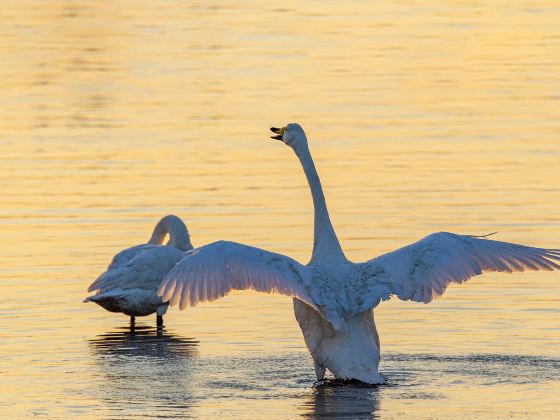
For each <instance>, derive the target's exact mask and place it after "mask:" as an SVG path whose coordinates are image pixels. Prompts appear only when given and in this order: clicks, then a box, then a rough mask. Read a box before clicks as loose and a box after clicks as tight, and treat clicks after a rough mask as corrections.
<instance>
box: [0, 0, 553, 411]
mask: <svg viewBox="0 0 560 420" xmlns="http://www.w3.org/2000/svg"><path fill="white" fill-rule="evenodd" d="M0 6H1V7H2V15H3V19H2V21H1V23H0V49H1V51H2V61H3V63H2V64H3V65H2V66H1V67H0V84H1V87H2V95H1V96H0V106H1V108H0V109H1V110H2V111H1V112H2V115H1V119H0V191H1V192H2V200H1V203H0V229H1V233H2V236H3V241H2V244H1V245H0V325H1V326H0V395H1V397H0V414H1V415H2V416H6V417H11V418H21V417H31V416H37V417H53V418H75V417H77V416H88V417H93V416H99V417H105V418H124V417H139V416H147V417H158V416H160V417H217V416H220V417H236V418H247V417H261V416H263V417H264V416H267V417H268V418H293V417H298V416H308V417H327V416H333V417H336V418H341V417H344V416H347V417H349V418H360V417H366V418H367V417H379V418H403V417H419V418H476V417H492V418H511V417H519V418H531V417H541V418H542V417H551V418H552V417H556V418H558V417H559V416H560V399H559V398H558V396H559V395H560V383H559V381H558V378H559V376H560V309H559V303H560V287H559V286H558V285H559V282H560V274H559V273H523V274H515V275H506V274H491V275H485V276H481V277H477V278H475V279H472V280H471V281H470V282H469V283H468V284H467V285H463V286H461V287H458V286H455V287H454V286H452V287H450V288H449V289H448V291H447V292H446V293H445V295H444V296H443V297H442V298H441V299H439V300H437V301H435V302H432V303H431V304H429V305H423V304H418V303H410V302H401V301H398V300H392V301H389V302H385V303H383V304H381V305H380V306H379V307H378V308H377V309H376V311H375V316H376V322H377V325H378V329H379V332H380V336H381V342H382V361H381V367H380V370H381V371H382V372H383V373H385V374H386V375H387V376H388V377H389V383H388V384H387V385H386V386H382V387H373V388H372V387H360V386H357V385H337V384H335V383H332V382H330V381H327V383H326V384H323V385H320V386H316V385H314V371H313V365H312V361H311V359H310V356H309V355H308V353H307V351H306V349H305V345H304V342H303V339H302V335H301V332H300V330H299V327H298V326H297V323H296V321H295V319H294V316H293V311H292V304H291V300H290V299H288V298H285V297H282V296H272V295H258V294H256V293H252V292H243V293H241V292H237V293H232V294H231V295H229V296H228V297H226V298H224V299H222V300H219V301H216V302H214V303H211V304H203V305H200V306H198V307H196V308H193V309H187V310H185V311H184V312H179V311H178V310H177V309H176V308H172V309H170V310H169V312H168V314H167V315H166V317H165V328H164V330H161V331H157V330H156V329H155V328H154V326H155V316H150V317H146V318H142V319H138V321H137V327H136V329H135V330H134V331H130V330H129V328H128V319H127V317H125V316H123V315H119V314H111V313H109V312H106V311H104V310H102V309H101V308H100V307H98V306H96V305H94V304H83V303H82V299H83V298H84V297H85V296H86V295H87V293H86V289H87V286H88V285H89V284H90V282H91V281H92V280H93V279H94V278H95V277H96V276H97V275H98V274H99V273H101V272H102V271H103V270H104V269H105V267H106V265H107V264H108V263H109V261H110V259H111V258H112V256H113V255H114V254H115V253H116V252H117V251H119V250H120V249H123V248H126V247H129V246H132V245H135V244H139V243H143V242H145V241H146V240H147V239H148V238H149V236H150V234H151V230H152V229H153V226H154V225H155V223H156V222H157V220H159V218H160V217H162V216H163V215H165V214H169V213H173V214H176V215H178V216H180V217H182V218H183V219H184V220H185V222H186V223H187V225H188V227H189V229H190V232H191V234H192V241H193V244H194V245H195V246H196V245H202V244H205V243H209V242H212V241H215V240H218V239H228V240H234V241H239V242H243V243H247V244H251V245H254V246H259V247H263V248H265V249H268V250H271V251H276V252H281V253H285V254H287V255H290V256H292V257H294V258H296V259H298V260H300V261H302V262H307V260H308V259H309V256H310V252H311V248H312V233H313V229H312V202H311V197H310V194H309V191H308V187H307V184H306V181H305V177H304V175H303V171H302V170H301V168H300V166H299V162H298V160H297V158H296V157H295V156H294V155H293V152H292V151H291V150H290V149H289V148H287V147H286V146H284V145H283V144H281V143H279V142H275V141H272V140H270V139H269V138H268V136H269V132H268V127H269V126H271V125H274V126H280V125H284V124H286V123H288V122H292V121H297V122H299V123H301V124H302V125H303V126H304V127H305V128H306V130H307V134H308V137H309V140H310V147H311V151H312V153H313V155H314V158H315V161H316V164H317V167H318V170H319V173H320V175H321V177H322V181H323V185H324V187H325V193H326V196H327V200H328V204H329V207H330V212H331V217H332V219H333V223H334V225H335V228H336V229H337V232H338V236H339V238H340V240H341V243H342V245H343V248H344V250H345V251H346V253H347V256H348V257H349V258H350V259H352V260H354V261H360V260H366V259H370V258H372V257H373V256H375V255H379V254H381V253H384V252H387V251H390V250H392V249H395V248H397V247H400V246H403V245H406V244H408V243H411V242H413V241H416V240H418V239H420V238H422V237H423V236H425V235H427V234H429V233H432V232H435V231H441V230H446V231H453V232H457V233H465V234H486V233H490V232H493V231H499V233H498V235H497V236H496V238H497V239H500V240H506V241H513V242H520V243H524V244H528V245H534V246H542V247H553V248H560V216H559V211H558V209H559V208H560V188H559V186H558V180H559V179H560V169H559V163H560V138H559V137H560V123H559V121H560V72H559V71H558V59H559V57H560V49H559V45H560V8H559V7H558V3H557V1H540V0H537V1H532V2H526V1H519V0H513V1H509V2H503V1H493V0H491V1H485V2H478V1H462V0H459V1H453V2H451V1H449V2H443V4H442V2H435V1H432V0H427V1H422V2H419V1H411V2H388V1H379V2H375V3H373V2H371V3H369V2H357V1H350V2H344V3H342V2H331V1H327V2H316V1H311V2H305V3H304V4H301V3H300V2H292V1H287V2H281V3H279V2H271V1H262V0H261V1H243V2H238V1H237V2H234V1H204V2H202V1H201V2H197V1H193V2H184V1H165V2H164V1H150V0H148V1H143V2H134V1H124V0H123V1H95V2H92V1H87V2H86V1H79V0H76V1H38V0H36V1H32V0H29V1H25V2H16V1H10V0H8V1H6V0H4V1H0Z"/></svg>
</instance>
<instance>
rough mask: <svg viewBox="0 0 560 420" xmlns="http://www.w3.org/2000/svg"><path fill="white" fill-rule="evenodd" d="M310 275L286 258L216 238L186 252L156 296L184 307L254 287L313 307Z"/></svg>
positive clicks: (181, 307) (303, 268)
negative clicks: (214, 240)
mask: <svg viewBox="0 0 560 420" xmlns="http://www.w3.org/2000/svg"><path fill="white" fill-rule="evenodd" d="M310 278H311V274H310V272H309V270H308V269H307V267H305V266H304V265H302V264H300V263H298V262H297V261H295V260H293V259H291V258H289V257H286V256H284V255H280V254H275V253H273V252H268V251H264V250H262V249H259V248H254V247H251V246H247V245H242V244H239V243H235V242H227V241H219V242H214V243H211V244H209V245H205V246H202V247H200V248H195V249H193V250H191V251H189V252H188V253H187V257H185V258H184V259H183V260H181V262H180V263H179V264H177V265H176V266H175V268H174V269H173V270H172V271H171V272H170V273H169V274H167V276H165V278H164V280H163V282H162V283H161V285H160V286H159V289H158V295H160V296H162V297H163V300H164V301H167V300H170V304H171V305H176V304H179V308H180V309H181V310H183V309H184V308H185V307H187V306H195V305H196V304H197V303H199V302H205V301H213V300H215V299H218V298H221V297H223V296H225V295H227V294H228V293H229V292H230V291H231V290H246V289H253V290H256V291H259V292H265V293H279V294H282V295H286V296H292V297H296V298H298V299H300V300H302V301H304V302H306V303H307V304H309V305H311V306H312V307H314V308H315V304H314V302H313V300H312V299H311V297H310V296H309V293H308V287H307V285H308V284H309V281H310Z"/></svg>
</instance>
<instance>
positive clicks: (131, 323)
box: [130, 315, 136, 328]
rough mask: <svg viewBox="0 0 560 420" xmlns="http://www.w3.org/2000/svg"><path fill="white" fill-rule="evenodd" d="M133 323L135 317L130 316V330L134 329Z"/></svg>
mask: <svg viewBox="0 0 560 420" xmlns="http://www.w3.org/2000/svg"><path fill="white" fill-rule="evenodd" d="M135 321H136V317H135V316H134V315H130V328H134V322H135Z"/></svg>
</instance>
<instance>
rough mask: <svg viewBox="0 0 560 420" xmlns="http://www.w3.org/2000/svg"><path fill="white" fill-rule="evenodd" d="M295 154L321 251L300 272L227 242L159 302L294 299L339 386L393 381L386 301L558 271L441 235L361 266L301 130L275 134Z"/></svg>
mask: <svg viewBox="0 0 560 420" xmlns="http://www.w3.org/2000/svg"><path fill="white" fill-rule="evenodd" d="M271 130H272V131H273V132H274V133H276V134H278V135H277V136H273V137H272V138H274V139H277V140H282V141H283V142H284V143H286V144H287V145H288V146H290V147H291V148H293V149H294V151H295V153H296V155H297V156H298V158H299V159H300V161H301V164H302V166H303V170H304V172H305V176H306V177H307V181H308V183H309V187H310V189H311V195H312V198H313V205H314V213H315V215H314V236H315V238H314V244H313V255H312V258H311V261H310V262H309V263H308V264H307V265H305V266H304V265H302V264H300V263H298V262H297V261H295V260H293V259H291V258H289V257H286V256H284V255H280V254H276V253H273V252H268V251H264V250H262V249H259V248H254V247H251V246H247V245H242V244H239V243H235V242H226V241H219V242H215V243H212V244H209V245H206V246H203V247H200V248H196V249H194V250H192V251H191V252H190V253H189V254H190V256H188V257H186V258H184V259H183V260H182V261H181V262H179V263H178V264H177V265H176V266H175V268H174V269H173V270H172V271H171V272H170V273H169V274H167V275H166V276H165V278H164V279H163V281H162V283H161V285H160V287H159V289H158V295H160V296H162V297H163V300H164V301H168V300H169V302H170V304H171V305H179V308H180V309H184V308H185V307H187V306H194V305H196V304H197V303H198V302H204V301H212V300H215V299H218V298H220V297H223V296H225V295H227V294H228V293H229V291H230V290H245V289H254V290H257V291H260V292H266V293H280V294H283V295H286V296H291V297H293V302H294V311H295V316H296V319H297V321H298V323H299V325H300V327H301V330H302V331H303V336H304V339H305V343H306V345H307V348H308V349H309V351H310V353H311V355H312V357H313V360H314V364H315V372H316V375H317V379H318V380H321V379H322V378H323V376H324V373H325V369H328V370H330V371H331V372H332V373H333V375H334V376H335V378H337V379H343V380H345V379H355V380H359V381H362V382H366V383H369V384H379V383H383V382H385V376H383V375H382V374H380V373H379V372H378V365H379V352H380V344H379V336H378V334H377V330H376V328H375V321H374V317H373V311H372V309H374V308H375V307H376V306H377V305H378V304H379V302H380V301H381V300H387V299H389V298H391V297H392V296H397V297H399V298H400V299H403V300H414V301H418V302H425V303H427V302H430V301H431V300H432V299H434V298H435V297H438V296H440V295H442V294H443V292H444V291H445V289H446V288H447V286H448V285H449V284H451V283H462V282H464V281H467V280H468V279H469V278H471V277H473V276H476V275H479V274H482V273H483V272H487V271H502V272H510V273H511V272H513V271H524V270H553V269H559V268H560V266H559V265H558V261H560V250H554V249H544V248H533V247H528V246H523V245H516V244H511V243H507V242H499V241H494V240H490V239H486V238H480V237H474V236H468V235H456V234H453V233H446V232H441V233H434V234H432V235H429V236H427V237H426V238H424V239H422V240H420V241H418V242H416V243H414V244H412V245H408V246H405V247H404V248H401V249H398V250H396V251H393V252H390V253H388V254H385V255H382V256H380V257H377V258H374V259H371V260H369V261H366V262H363V263H353V262H351V261H349V260H348V259H347V258H346V257H345V255H344V253H343V251H342V248H341V247H340V243H339V241H338V238H337V236H336V234H335V231H334V229H333V226H332V224H331V221H330V217H329V213H328V210H327V205H326V202H325V196H324V194H323V189H322V187H321V182H320V180H319V175H318V174H317V171H316V169H315V165H314V164H313V159H312V158H311V154H310V152H309V148H308V145H307V138H306V136H305V133H304V131H303V129H302V128H301V127H300V126H299V125H298V124H288V125H287V126H286V127H284V128H282V129H278V128H274V127H273V128H271Z"/></svg>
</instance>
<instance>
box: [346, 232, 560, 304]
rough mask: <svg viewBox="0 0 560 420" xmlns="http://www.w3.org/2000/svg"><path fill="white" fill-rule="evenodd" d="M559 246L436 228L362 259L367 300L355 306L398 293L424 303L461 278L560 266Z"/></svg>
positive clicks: (363, 287) (548, 269)
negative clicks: (457, 232) (488, 273)
mask: <svg viewBox="0 0 560 420" xmlns="http://www.w3.org/2000/svg"><path fill="white" fill-rule="evenodd" d="M559 261H560V250H558V249H546V248H533V247H529V246H524V245H518V244H513V243H508V242H501V241H494V240H490V239H486V238H481V237H475V236H466V235H456V234H453V233H447V232H440V233H434V234H432V235H429V236H427V237H425V238H424V239H422V240H420V241H418V242H416V243H414V244H411V245H408V246H405V247H403V248H401V249H398V250H396V251H393V252H390V253H388V254H385V255H382V256H380V257H377V258H375V259H373V260H370V261H368V262H366V263H363V264H361V267H360V269H361V270H362V271H363V273H364V274H365V275H362V276H361V279H362V280H360V281H361V282H362V283H365V284H362V285H361V286H362V290H365V291H366V292H365V296H366V299H363V301H361V304H360V305H357V308H356V311H357V312H359V311H363V310H366V309H369V308H372V307H375V306H376V305H377V304H378V303H379V301H380V300H382V299H387V298H388V297H390V296H391V295H397V296H398V297H399V298H400V299H403V300H415V301H419V302H425V303H428V302H430V301H431V300H433V299H434V298H436V297H439V296H441V295H442V294H443V293H444V292H445V290H446V289H447V286H449V284H451V283H463V282H465V281H467V280H468V279H470V278H471V277H474V276H477V275H480V274H482V273H484V272H490V271H499V272H508V273H511V272H515V271H525V270H547V271H550V270H554V269H560V265H559V263H558V262H559Z"/></svg>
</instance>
